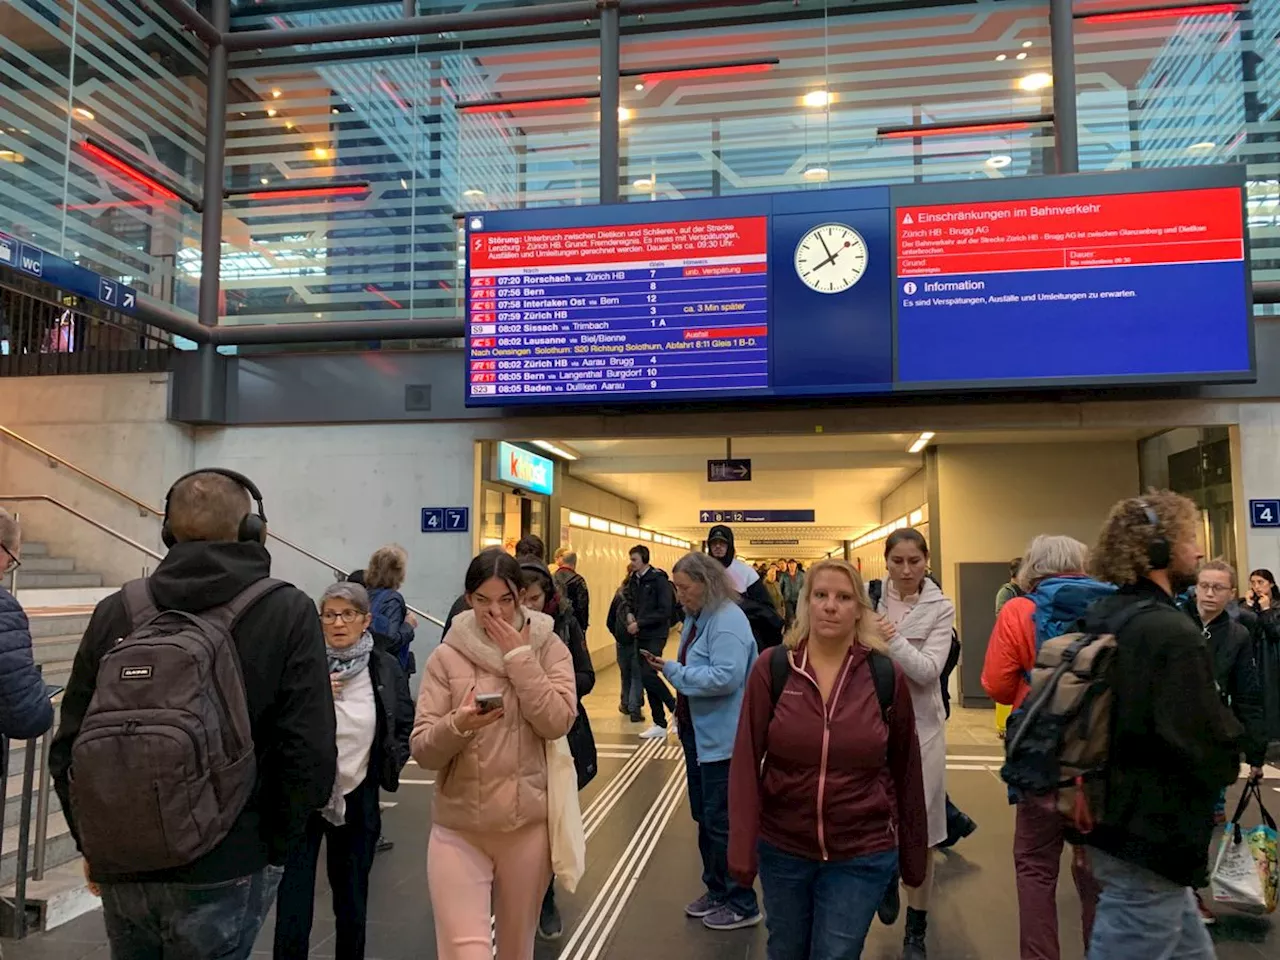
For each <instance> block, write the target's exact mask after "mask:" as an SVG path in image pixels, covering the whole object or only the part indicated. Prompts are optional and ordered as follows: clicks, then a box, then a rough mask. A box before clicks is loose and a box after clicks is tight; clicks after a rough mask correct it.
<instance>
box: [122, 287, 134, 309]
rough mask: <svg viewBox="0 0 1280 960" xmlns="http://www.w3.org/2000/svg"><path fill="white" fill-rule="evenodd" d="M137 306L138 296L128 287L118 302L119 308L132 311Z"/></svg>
mask: <svg viewBox="0 0 1280 960" xmlns="http://www.w3.org/2000/svg"><path fill="white" fill-rule="evenodd" d="M137 305H138V294H137V293H135V292H134V291H133V290H131V289H130V288H128V287H125V288H124V296H123V297H122V298H121V300H120V306H121V307H122V308H123V309H125V310H132V309H133V308H134V307H136V306H137Z"/></svg>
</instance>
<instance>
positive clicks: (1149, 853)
mask: <svg viewBox="0 0 1280 960" xmlns="http://www.w3.org/2000/svg"><path fill="white" fill-rule="evenodd" d="M1143 602H1145V603H1147V604H1148V606H1149V609H1147V610H1144V611H1143V612H1140V613H1138V614H1136V615H1135V616H1133V618H1132V619H1131V620H1129V621H1128V623H1126V624H1125V625H1124V627H1123V628H1122V629H1121V630H1120V632H1119V635H1118V636H1117V638H1116V639H1117V644H1116V646H1117V653H1116V659H1115V662H1114V664H1113V665H1112V667H1111V670H1110V684H1111V688H1112V690H1113V691H1114V693H1115V703H1114V705H1113V706H1112V710H1111V746H1110V751H1109V755H1108V758H1107V767H1108V774H1107V783H1106V800H1105V809H1104V810H1103V811H1102V815H1101V816H1100V817H1099V818H1098V824H1097V826H1096V827H1095V828H1094V830H1093V831H1092V832H1091V833H1089V834H1087V835H1086V836H1084V837H1083V842H1084V843H1086V844H1088V845H1089V846H1093V847H1097V848H1098V849H1100V850H1105V851H1106V852H1108V853H1110V854H1111V855H1112V856H1115V857H1118V858H1119V859H1121V860H1125V861H1127V862H1129V863H1134V864H1137V865H1138V866H1141V867H1145V868H1146V869H1148V870H1151V871H1153V872H1155V873H1158V874H1160V875H1161V876H1162V877H1165V878H1167V879H1168V880H1170V881H1171V882H1173V883H1176V884H1178V885H1179V886H1188V887H1203V886H1205V885H1206V883H1207V882H1208V876H1207V873H1208V870H1207V858H1206V856H1205V851H1207V850H1208V849H1209V840H1210V837H1211V836H1212V834H1213V808H1214V804H1215V802H1216V801H1217V799H1218V795H1219V793H1220V791H1221V790H1222V788H1223V787H1226V786H1229V785H1231V784H1232V783H1234V782H1235V781H1236V779H1237V777H1238V776H1239V772H1240V754H1239V752H1238V751H1239V747H1238V740H1239V738H1240V734H1241V732H1242V731H1241V728H1240V724H1239V723H1238V722H1237V721H1236V719H1235V717H1233V716H1232V715H1231V711H1229V710H1228V709H1227V708H1226V707H1225V706H1224V705H1223V703H1222V700H1221V699H1220V697H1219V695H1218V688H1217V684H1215V683H1214V679H1213V674H1214V670H1213V660H1212V657H1211V656H1210V654H1209V648H1208V645H1207V644H1206V643H1205V641H1204V638H1203V637H1202V636H1201V635H1200V631H1199V630H1198V629H1197V628H1196V626H1195V624H1193V623H1192V622H1191V621H1190V620H1189V619H1188V618H1187V616H1186V615H1185V614H1184V613H1182V612H1181V611H1180V610H1178V608H1177V607H1176V606H1175V605H1174V601H1173V598H1172V597H1170V596H1169V595H1168V594H1166V593H1165V592H1164V591H1163V590H1161V589H1160V587H1158V586H1157V585H1156V584H1154V583H1152V582H1151V581H1149V580H1142V581H1139V582H1138V583H1137V584H1133V585H1129V586H1123V587H1121V588H1120V590H1119V592H1117V593H1116V594H1114V595H1112V596H1110V597H1104V598H1103V599H1101V600H1099V601H1097V602H1095V603H1094V604H1093V605H1092V606H1091V607H1090V608H1089V612H1088V614H1087V615H1086V617H1085V629H1086V630H1088V631H1089V632H1091V633H1106V632H1108V631H1109V627H1108V624H1109V623H1112V622H1113V621H1114V618H1115V616H1116V614H1117V613H1118V612H1119V611H1121V610H1122V609H1124V608H1125V607H1127V606H1129V605H1130V604H1135V603H1143Z"/></svg>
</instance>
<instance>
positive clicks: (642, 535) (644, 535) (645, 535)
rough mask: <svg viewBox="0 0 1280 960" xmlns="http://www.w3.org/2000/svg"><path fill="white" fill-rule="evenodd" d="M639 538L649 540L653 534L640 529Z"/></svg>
mask: <svg viewBox="0 0 1280 960" xmlns="http://www.w3.org/2000/svg"><path fill="white" fill-rule="evenodd" d="M640 539H641V540H649V541H652V540H653V534H652V533H650V532H649V531H648V530H641V531H640Z"/></svg>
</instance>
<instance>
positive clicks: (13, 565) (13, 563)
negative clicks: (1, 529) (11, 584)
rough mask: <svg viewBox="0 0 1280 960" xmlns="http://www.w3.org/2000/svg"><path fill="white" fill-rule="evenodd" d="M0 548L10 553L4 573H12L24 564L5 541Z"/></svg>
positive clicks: (0, 544)
mask: <svg viewBox="0 0 1280 960" xmlns="http://www.w3.org/2000/svg"><path fill="white" fill-rule="evenodd" d="M0 550H3V551H4V552H5V553H6V554H8V555H9V559H8V561H7V562H6V563H5V565H4V571H3V572H4V573H12V572H13V571H14V570H17V569H18V568H19V567H20V566H22V561H21V560H19V559H18V558H17V557H15V556H14V555H13V551H12V550H10V549H9V548H8V547H6V546H5V545H4V544H3V543H0Z"/></svg>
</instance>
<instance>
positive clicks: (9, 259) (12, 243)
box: [0, 233, 138, 313]
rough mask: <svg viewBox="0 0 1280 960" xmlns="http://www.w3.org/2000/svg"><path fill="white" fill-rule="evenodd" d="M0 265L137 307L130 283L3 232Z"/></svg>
mask: <svg viewBox="0 0 1280 960" xmlns="http://www.w3.org/2000/svg"><path fill="white" fill-rule="evenodd" d="M0 267H13V268H14V269H16V270H21V271H22V272H23V273H25V274H28V275H29V276H33V277H39V278H40V279H41V280H43V281H44V282H45V283H50V284H52V285H53V286H55V287H57V288H58V289H60V290H65V291H66V292H67V293H76V294H79V295H80V296H82V297H88V298H89V299H91V300H97V301H98V302H99V303H103V304H106V305H107V306H109V307H111V308H113V309H115V310H121V311H124V312H126V313H133V312H134V311H135V310H137V309H138V291H137V290H135V289H134V288H133V287H127V286H125V285H124V284H123V283H121V282H120V281H119V280H118V279H116V278H114V277H104V276H102V275H101V274H99V273H94V272H93V271H92V270H89V269H87V268H85V267H82V266H80V265H79V264H77V263H72V262H71V261H70V260H68V259H66V258H65V257H60V256H58V255H57V254H55V253H50V252H49V251H48V250H42V249H40V248H39V247H37V246H34V245H33V244H30V243H23V242H22V241H20V240H17V239H15V238H14V237H10V236H7V235H5V234H3V233H0Z"/></svg>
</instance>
